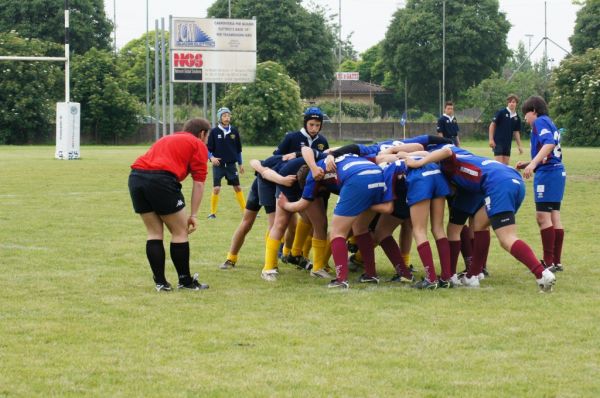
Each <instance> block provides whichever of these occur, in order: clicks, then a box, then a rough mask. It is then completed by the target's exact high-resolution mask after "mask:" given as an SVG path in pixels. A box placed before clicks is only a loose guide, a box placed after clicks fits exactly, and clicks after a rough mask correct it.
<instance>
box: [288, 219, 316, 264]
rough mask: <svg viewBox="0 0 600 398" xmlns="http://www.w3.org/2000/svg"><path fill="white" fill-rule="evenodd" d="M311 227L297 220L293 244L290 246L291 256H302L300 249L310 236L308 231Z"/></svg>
mask: <svg viewBox="0 0 600 398" xmlns="http://www.w3.org/2000/svg"><path fill="white" fill-rule="evenodd" d="M311 228H312V225H310V224H308V223H306V222H304V221H302V219H300V220H298V223H297V224H296V234H295V235H294V244H293V245H292V256H299V255H301V254H302V247H303V246H304V242H305V241H306V238H307V237H308V234H310V230H311Z"/></svg>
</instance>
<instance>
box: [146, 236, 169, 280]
mask: <svg viewBox="0 0 600 398" xmlns="http://www.w3.org/2000/svg"><path fill="white" fill-rule="evenodd" d="M146 257H148V262H149V263H150V268H152V274H153V275H154V282H156V283H158V284H165V283H166V282H167V280H166V278H165V248H164V246H163V241H162V240H160V239H150V240H147V241H146Z"/></svg>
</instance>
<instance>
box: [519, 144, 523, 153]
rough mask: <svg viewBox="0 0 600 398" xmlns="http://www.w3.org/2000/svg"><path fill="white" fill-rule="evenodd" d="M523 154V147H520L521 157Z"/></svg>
mask: <svg viewBox="0 0 600 398" xmlns="http://www.w3.org/2000/svg"><path fill="white" fill-rule="evenodd" d="M522 154H523V147H522V146H520V147H519V155H522Z"/></svg>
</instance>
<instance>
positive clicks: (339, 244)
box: [331, 237, 348, 282]
mask: <svg viewBox="0 0 600 398" xmlns="http://www.w3.org/2000/svg"><path fill="white" fill-rule="evenodd" d="M331 255H332V256H333V261H334V263H335V274H336V277H337V280H338V281H340V282H346V281H347V280H348V247H347V246H346V239H344V238H342V237H337V238H335V239H333V240H332V241H331Z"/></svg>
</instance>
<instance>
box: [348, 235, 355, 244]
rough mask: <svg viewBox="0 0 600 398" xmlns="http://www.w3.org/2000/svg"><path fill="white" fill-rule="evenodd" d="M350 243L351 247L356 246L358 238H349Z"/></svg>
mask: <svg viewBox="0 0 600 398" xmlns="http://www.w3.org/2000/svg"><path fill="white" fill-rule="evenodd" d="M348 243H350V244H351V245H355V244H356V238H355V237H354V235H352V236H351V237H349V238H348Z"/></svg>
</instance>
